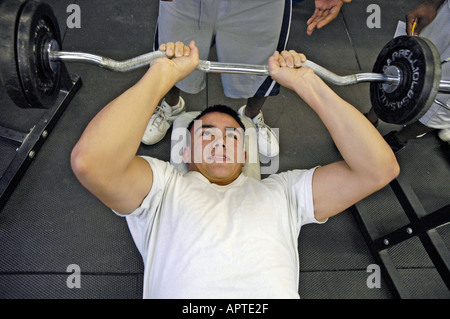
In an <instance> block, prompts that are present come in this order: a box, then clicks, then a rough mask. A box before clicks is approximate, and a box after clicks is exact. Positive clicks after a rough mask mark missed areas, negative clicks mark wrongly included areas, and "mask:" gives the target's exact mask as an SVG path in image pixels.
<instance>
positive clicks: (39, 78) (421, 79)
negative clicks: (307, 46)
mask: <svg viewBox="0 0 450 319" xmlns="http://www.w3.org/2000/svg"><path fill="white" fill-rule="evenodd" d="M14 25H16V26H17V27H16V28H14ZM0 27H2V28H1V29H2V30H3V31H2V36H1V37H0V41H1V43H0V46H1V47H3V48H4V50H5V52H6V54H4V55H2V57H0V77H1V79H2V82H3V85H4V87H5V88H6V91H7V93H8V95H9V96H10V97H11V99H12V100H13V101H14V102H15V103H16V104H17V105H18V106H19V107H23V108H50V107H51V105H52V103H54V101H55V99H56V95H58V93H59V87H60V83H59V82H60V79H61V76H60V75H61V72H62V70H63V71H64V72H67V70H66V68H65V66H64V63H70V62H77V63H87V64H93V65H96V66H98V67H101V68H104V69H107V70H110V71H114V72H128V71H132V70H135V69H138V68H141V67H145V66H148V65H149V64H150V63H151V61H152V60H154V59H156V58H159V57H163V56H165V53H164V52H160V51H156V52H151V53H147V54H144V55H141V56H138V57H134V58H132V59H129V60H126V61H115V60H112V59H109V58H106V57H102V56H98V55H93V54H89V53H82V52H65V51H62V44H61V37H60V31H59V27H58V23H57V20H56V17H55V16H54V14H53V11H52V9H51V7H50V6H49V5H48V4H46V3H43V2H40V1H37V0H30V1H23V0H17V1H13V0H5V1H4V2H3V3H2V5H1V6H0ZM303 65H304V66H305V67H309V68H311V69H312V70H313V71H314V72H315V73H316V74H317V75H318V76H320V77H321V78H322V79H323V80H325V81H327V82H329V83H331V84H334V85H338V86H347V85H354V84H358V83H363V82H371V84H370V97H371V102H372V106H373V107H374V110H375V112H376V113H377V115H378V116H379V118H380V119H381V120H383V121H385V122H388V123H393V124H408V123H411V122H414V121H416V120H418V119H419V118H420V117H421V116H422V115H423V114H425V112H426V111H427V110H428V109H429V108H430V106H431V104H433V102H434V100H435V97H436V95H437V93H438V92H446V93H448V92H450V81H443V80H441V61H440V57H439V54H438V52H437V49H436V48H435V46H434V45H433V44H432V43H431V42H430V41H429V40H427V39H425V38H420V37H408V36H403V37H398V38H395V39H393V40H391V41H390V42H388V44H386V46H385V47H384V48H383V49H382V51H381V52H380V54H379V56H378V58H377V60H376V63H375V65H374V67H373V73H358V74H352V75H346V76H339V75H337V74H335V73H333V72H331V71H329V70H327V69H325V68H323V67H322V66H320V65H318V64H316V63H314V62H312V61H309V60H308V61H306V62H305V63H303ZM198 70H200V71H203V72H207V73H228V74H251V75H257V76H268V75H269V70H268V66H266V65H249V64H238V63H221V62H211V61H200V64H199V66H198Z"/></svg>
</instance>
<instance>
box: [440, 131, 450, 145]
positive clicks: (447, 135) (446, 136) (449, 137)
mask: <svg viewBox="0 0 450 319" xmlns="http://www.w3.org/2000/svg"><path fill="white" fill-rule="evenodd" d="M438 136H439V138H440V139H441V140H442V141H443V142H450V128H444V129H442V130H440V131H439V133H438Z"/></svg>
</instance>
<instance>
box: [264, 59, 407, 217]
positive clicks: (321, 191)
mask: <svg viewBox="0 0 450 319" xmlns="http://www.w3.org/2000/svg"><path fill="white" fill-rule="evenodd" d="M305 60H306V58H305V56H304V55H299V54H298V53H296V52H295V51H290V52H286V51H284V52H283V53H282V54H281V55H280V54H279V53H276V54H275V55H274V56H273V57H272V58H271V59H270V62H269V68H270V71H271V76H272V77H273V78H274V79H275V80H276V81H277V82H279V83H280V84H281V85H284V86H286V87H288V88H290V89H292V90H294V91H295V92H296V93H297V94H298V95H299V96H300V97H301V98H302V99H303V100H304V101H305V102H306V103H308V104H309V105H310V107H311V108H312V109H313V110H314V111H315V112H316V113H317V114H318V116H319V117H320V119H321V120H322V122H323V123H324V125H325V126H326V128H327V129H328V131H329V132H330V134H331V137H332V138H333V140H334V142H335V144H336V146H337V148H338V149H339V151H340V153H341V155H342V157H343V159H344V160H343V161H341V162H336V163H332V164H330V165H327V166H324V167H320V168H318V169H317V170H316V172H315V174H314V177H313V197H314V209H315V217H316V219H317V220H324V219H326V218H328V217H331V216H333V215H336V214H338V213H340V212H342V211H343V210H345V209H346V208H348V207H350V206H351V205H353V204H355V203H356V202H358V201H360V200H361V199H363V198H364V197H366V196H368V195H370V194H372V193H374V192H375V191H377V190H379V189H381V188H382V187H384V186H385V185H387V184H388V183H389V182H390V181H392V179H394V178H395V177H396V176H397V175H398V174H399V166H398V163H397V160H396V158H395V156H394V153H393V152H392V150H391V149H390V147H389V145H388V144H387V143H386V142H385V140H384V139H383V138H382V136H381V135H380V134H379V133H378V131H377V130H376V129H375V128H374V126H373V125H372V124H370V122H369V121H368V120H367V119H366V118H365V117H364V115H362V114H361V112H359V111H358V110H357V109H355V108H354V107H353V106H352V105H350V104H349V103H347V102H346V101H344V100H343V99H341V98H340V97H339V96H338V95H337V94H336V93H335V92H334V91H333V90H331V89H330V88H329V87H328V86H327V85H326V84H325V83H324V82H323V81H322V79H320V78H319V77H318V76H317V75H315V74H314V72H313V71H312V70H311V69H309V68H304V67H301V68H298V67H299V66H300V65H301V62H302V61H305Z"/></svg>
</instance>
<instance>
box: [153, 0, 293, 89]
mask: <svg viewBox="0 0 450 319" xmlns="http://www.w3.org/2000/svg"><path fill="white" fill-rule="evenodd" d="M291 11H292V5H291V0H245V1H242V0H174V1H164V0H161V1H160V8H159V17H158V25H157V31H156V34H155V43H154V46H155V49H157V48H158V47H159V45H160V44H162V43H167V42H176V41H181V42H183V43H185V44H188V43H189V42H190V41H191V40H195V42H196V45H197V47H198V48H199V51H200V59H201V60H208V58H209V54H210V49H211V47H212V46H213V45H214V44H215V45H216V49H217V56H218V60H219V61H220V62H230V63H245V64H256V65H266V64H267V63H268V60H269V58H270V56H272V55H273V53H274V52H275V51H276V50H278V51H282V50H284V49H285V48H286V43H287V40H288V36H289V29H290V22H291ZM221 77H222V84H223V88H224V93H225V95H226V96H227V97H230V98H249V97H263V96H269V95H277V94H278V93H279V85H278V84H277V83H276V82H275V81H273V80H272V79H271V78H270V77H264V76H256V75H241V74H239V75H234V74H233V75H230V74H222V75H221ZM176 86H177V87H178V88H179V89H180V90H181V91H184V92H186V93H191V94H196V93H198V92H200V91H201V90H203V89H204V88H205V86H206V81H205V73H203V72H200V71H194V72H193V73H192V74H191V75H190V76H188V77H187V78H186V79H184V80H182V81H181V82H179V83H177V85H176Z"/></svg>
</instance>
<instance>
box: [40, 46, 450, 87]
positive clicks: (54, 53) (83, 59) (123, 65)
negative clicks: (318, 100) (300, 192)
mask: <svg viewBox="0 0 450 319" xmlns="http://www.w3.org/2000/svg"><path fill="white" fill-rule="evenodd" d="M46 52H47V54H48V59H49V65H50V66H52V67H54V65H55V64H54V62H61V61H62V62H76V63H88V64H93V65H96V66H99V67H101V68H103V69H107V70H110V71H114V72H129V71H133V70H136V69H139V68H142V67H145V66H149V65H150V63H151V62H152V61H153V60H155V59H157V58H161V57H165V56H166V53H165V52H163V51H154V52H150V53H146V54H143V55H140V56H137V57H134V58H131V59H128V60H125V61H116V60H113V59H110V58H107V57H103V56H99V55H95V54H90V53H83V52H66V51H59V50H58V48H57V45H55V43H54V42H53V41H52V42H51V43H49V44H48V45H47V49H46ZM303 66H305V67H308V68H311V69H312V70H313V71H314V72H315V73H316V74H317V75H318V76H319V77H320V78H322V79H323V80H325V81H327V82H329V83H331V84H334V85H338V86H347V85H353V84H358V83H363V82H382V83H386V84H389V85H391V87H394V88H395V87H396V86H397V85H398V84H399V83H400V81H401V75H389V74H381V73H357V74H351V75H346V76H341V75H337V74H335V73H333V72H331V71H329V70H327V69H326V68H324V67H322V66H320V65H318V64H316V63H314V62H312V61H310V60H307V61H306V62H304V63H303ZM197 70H199V71H202V72H205V73H227V74H249V75H258V76H268V75H270V72H269V67H268V65H252V64H240V63H224V62H212V61H205V60H200V63H199V65H198V67H197ZM439 92H444V93H449V92H450V81H442V80H441V82H440V86H439Z"/></svg>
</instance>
